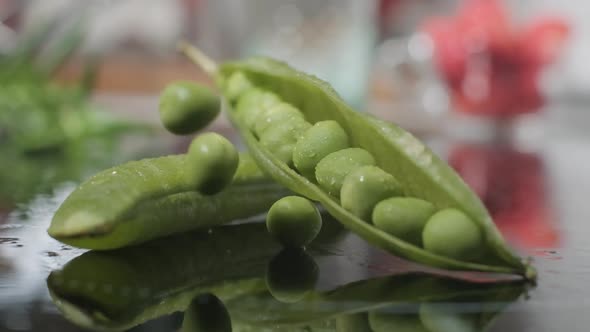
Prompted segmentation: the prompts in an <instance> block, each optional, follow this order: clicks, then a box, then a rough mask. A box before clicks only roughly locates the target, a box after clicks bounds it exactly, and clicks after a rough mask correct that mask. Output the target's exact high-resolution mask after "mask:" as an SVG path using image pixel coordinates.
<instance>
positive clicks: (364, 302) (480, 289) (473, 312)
mask: <svg viewBox="0 0 590 332" xmlns="http://www.w3.org/2000/svg"><path fill="white" fill-rule="evenodd" d="M525 290H526V285H525V284H524V283H523V282H510V283H474V282H469V281H466V280H459V279H451V278H448V277H440V276H436V275H429V274H425V273H416V272H409V273H404V274H399V275H393V276H388V277H381V278H375V279H367V280H361V281H357V282H354V283H351V284H347V285H344V286H340V287H337V288H335V289H332V290H329V291H324V292H314V293H311V294H310V295H309V296H307V297H306V298H305V299H303V300H302V301H300V302H297V303H290V304H289V303H282V302H279V301H277V300H275V299H274V298H273V297H272V296H271V295H270V294H269V293H268V292H260V293H258V294H254V295H253V294H248V295H246V296H240V297H235V298H232V299H230V300H228V301H226V307H227V309H228V311H229V313H230V316H231V318H232V323H233V324H234V325H237V326H240V327H241V329H238V330H239V331H242V330H244V331H309V330H311V331H316V330H317V331H355V332H358V331H361V332H362V331H369V332H379V331H398V330H399V331H406V330H404V329H403V328H404V327H405V326H407V323H408V322H407V318H412V319H413V320H414V322H413V325H414V326H415V327H416V329H415V331H431V330H432V331H459V330H457V329H450V330H449V329H445V328H446V326H444V325H445V324H447V321H448V320H454V321H456V324H464V325H466V326H469V327H470V329H469V330H461V331H473V332H476V331H484V330H486V329H487V328H489V326H490V324H491V322H492V320H493V319H494V318H496V317H498V316H499V314H500V313H501V312H502V311H503V310H504V309H505V307H507V306H508V305H510V304H511V303H512V302H514V301H516V300H517V299H518V298H519V297H520V296H521V295H522V294H523V293H524V292H525ZM441 308H443V310H442V311H441ZM378 325H379V326H380V328H379V327H378ZM384 325H387V328H384V327H383V326H384ZM425 325H427V326H428V329H427V328H425ZM433 327H435V328H433ZM410 330H414V329H408V331H410Z"/></svg>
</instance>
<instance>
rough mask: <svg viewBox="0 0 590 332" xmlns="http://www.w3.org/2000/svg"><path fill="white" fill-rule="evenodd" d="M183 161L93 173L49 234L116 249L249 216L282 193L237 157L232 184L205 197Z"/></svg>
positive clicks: (163, 160) (143, 162)
mask: <svg viewBox="0 0 590 332" xmlns="http://www.w3.org/2000/svg"><path fill="white" fill-rule="evenodd" d="M187 162H188V161H187V157H186V156H185V155H176V156H166V157H160V158H152V159H144V160H139V161H132V162H129V163H126V164H123V165H119V166H115V167H113V168H110V169H107V170H104V171H102V172H100V173H98V174H96V175H94V176H93V177H91V178H90V179H88V180H87V181H86V182H84V183H82V184H81V185H80V186H79V187H78V188H77V189H76V190H74V191H73V192H72V193H71V194H70V195H69V196H68V198H67V199H66V200H65V201H64V203H63V204H62V205H61V206H60V207H59V209H58V210H57V212H56V213H55V215H54V217H53V219H52V221H51V225H50V227H49V229H48V233H49V235H50V236H52V237H53V238H55V239H57V240H59V241H61V242H63V243H66V244H70V245H73V246H76V247H80V248H88V249H114V248H120V247H124V246H128V245H131V244H136V243H141V242H145V241H148V240H150V239H153V238H158V237H162V236H166V235H169V234H173V233H179V232H185V231H188V230H192V229H197V228H204V227H211V226H216V225H220V224H224V223H228V222H231V221H234V220H236V219H243V218H249V217H253V216H255V215H257V214H260V213H264V212H266V211H267V210H268V209H269V208H270V206H271V205H272V203H274V202H275V201H276V200H277V199H279V198H281V197H283V196H285V195H286V194H287V191H286V190H285V189H284V188H281V187H280V186H279V185H277V184H275V183H273V182H272V181H269V179H268V178H267V177H266V176H265V175H263V174H262V173H261V172H260V170H259V169H258V168H257V167H256V165H255V164H254V163H253V162H252V160H251V159H250V158H249V157H248V156H247V155H242V156H241V157H240V164H239V166H238V170H237V171H236V174H235V175H234V178H233V182H232V184H231V185H230V186H229V187H228V188H226V189H225V190H223V191H222V192H220V193H218V194H216V195H209V196H204V195H202V194H200V193H199V192H197V191H196V190H195V188H194V187H193V186H192V183H191V180H190V176H189V174H188V173H189V171H190V170H189V167H188V166H187V165H186V164H187Z"/></svg>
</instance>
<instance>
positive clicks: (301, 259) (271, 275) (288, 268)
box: [266, 248, 319, 303]
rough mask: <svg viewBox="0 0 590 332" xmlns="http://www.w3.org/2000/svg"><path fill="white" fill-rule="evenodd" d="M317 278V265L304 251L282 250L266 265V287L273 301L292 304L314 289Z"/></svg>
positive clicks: (296, 249) (297, 249) (294, 249)
mask: <svg viewBox="0 0 590 332" xmlns="http://www.w3.org/2000/svg"><path fill="white" fill-rule="evenodd" d="M318 276H319V269H318V266H317V264H316V263H315V261H314V260H313V258H312V257H311V256H309V255H308V254H307V253H306V252H305V251H303V250H302V249H299V248H292V249H284V250H283V251H281V252H280V253H279V254H278V255H276V256H275V257H274V258H273V259H272V260H271V261H270V262H269V263H268V266H267V269H266V285H267V287H268V290H269V292H270V293H271V295H272V296H273V297H274V298H275V299H277V300H279V301H281V302H285V303H294V302H297V301H300V300H301V299H302V298H303V297H304V296H305V295H306V294H307V293H308V292H309V291H312V290H313V289H314V287H315V284H316V282H317V280H318Z"/></svg>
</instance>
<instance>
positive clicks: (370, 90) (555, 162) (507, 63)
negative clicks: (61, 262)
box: [0, 0, 590, 331]
mask: <svg viewBox="0 0 590 332" xmlns="http://www.w3.org/2000/svg"><path fill="white" fill-rule="evenodd" d="M588 12H590V2H587V1H582V0H535V1H533V0H519V1H516V0H322V1H317V0H116V1H113V0H86V1H76V0H37V1H33V0H0V22H1V23H0V245H2V246H3V247H0V298H2V294H3V293H2V291H3V289H13V290H14V292H12V293H10V294H11V295H10V299H11V301H20V300H19V299H21V300H22V299H26V298H27V296H32V297H34V296H37V295H31V294H38V292H41V293H43V292H44V291H45V290H44V286H39V285H38V284H37V283H38V281H39V280H38V279H39V278H36V279H35V278H33V279H31V280H29V279H27V278H21V277H19V276H22V275H23V274H24V273H26V274H28V275H30V273H31V271H33V272H34V273H41V275H43V278H44V277H45V273H44V272H43V271H45V270H46V269H49V268H50V267H48V266H45V267H39V268H31V266H30V265H26V264H23V263H22V261H19V260H16V259H15V257H23V256H25V257H26V255H31V257H38V255H39V254H42V255H43V257H54V256H53V254H51V253H55V252H58V251H59V250H61V249H63V248H60V247H55V248H54V249H55V250H54V251H47V250H45V249H43V250H42V251H41V252H40V251H39V249H38V248H41V247H42V246H43V245H44V244H46V243H47V240H45V238H44V237H46V235H45V233H44V230H45V224H42V223H47V222H48V220H49V219H50V217H51V211H53V210H54V209H55V208H56V207H57V205H58V204H59V202H60V201H61V200H62V199H63V198H65V196H66V195H67V193H69V191H71V190H72V189H73V188H74V187H75V185H76V184H77V183H79V182H80V181H82V180H83V179H85V178H87V177H88V176H90V175H91V174H93V173H95V172H96V171H98V170H100V169H103V168H106V167H108V166H111V165H115V164H118V163H121V162H123V161H126V160H131V159H138V158H141V157H148V156H156V155H163V154H170V153H181V152H184V151H185V149H186V146H187V144H188V142H189V141H190V138H186V137H177V136H173V135H172V134H169V133H166V132H165V131H164V130H163V127H162V126H161V125H160V122H159V117H158V111H157V109H158V95H159V93H160V91H161V90H162V89H163V88H164V87H165V86H166V85H167V84H168V83H170V82H172V81H175V80H180V79H191V80H196V81H201V82H203V83H206V84H211V82H209V81H208V79H207V78H206V76H205V75H204V73H203V72H201V71H200V70H199V69H198V68H196V67H195V66H194V65H193V64H191V63H190V62H189V61H188V60H187V59H185V58H184V57H183V56H181V55H179V53H178V52H177V51H176V43H177V41H178V40H179V39H186V40H188V41H190V42H191V43H193V44H195V45H197V46H198V47H199V48H201V49H202V50H203V51H204V52H206V53H207V54H209V55H210V56H212V57H214V58H215V59H218V60H220V61H223V60H230V59H241V58H244V57H246V56H249V55H257V54H258V55H269V56H273V57H276V58H279V59H282V60H285V61H287V62H289V63H290V64H292V65H293V66H295V67H296V68H299V69H302V70H304V71H307V72H310V73H313V74H314V75H316V76H318V77H320V78H322V79H324V80H327V81H328V82H330V83H331V84H332V85H333V86H334V88H335V89H336V90H337V91H338V93H339V94H340V95H341V96H342V97H343V98H344V99H345V100H346V101H347V102H348V103H350V104H351V105H353V106H354V108H355V109H356V110H358V111H359V112H367V113H371V114H375V115H377V116H379V117H382V118H384V119H387V120H390V121H394V122H396V123H398V124H399V125H401V126H402V127H403V128H405V129H407V130H409V131H411V132H413V133H415V134H416V135H418V136H419V137H420V138H422V139H424V140H425V141H426V142H427V143H428V144H429V146H430V147H432V148H433V150H434V151H435V152H436V153H438V154H439V155H440V156H441V157H443V159H445V160H447V161H448V162H449V163H450V164H451V166H452V167H454V168H455V169H456V170H457V171H458V172H459V173H460V174H461V176H463V178H464V179H465V181H466V182H467V183H468V184H469V185H470V186H471V187H472V188H473V189H474V190H475V192H476V193H477V194H478V195H479V196H480V197H481V198H482V200H483V201H484V203H485V204H486V206H487V207H488V208H489V210H490V212H491V213H492V215H493V217H494V219H495V221H496V223H497V224H498V226H499V228H500V229H501V231H502V232H503V234H504V235H505V236H506V237H507V238H509V240H510V241H511V243H513V244H515V246H517V247H519V249H521V250H524V251H526V252H528V253H531V254H534V255H536V256H543V255H549V256H551V255H553V254H554V253H555V250H557V249H559V248H563V247H564V246H565V244H564V243H580V244H583V243H585V242H584V241H585V239H584V234H587V233H584V231H580V225H578V224H577V222H579V221H582V220H586V219H588V218H589V217H590V208H589V207H587V206H588V204H587V202H586V201H585V197H587V196H588V192H587V190H588V189H587V188H590V177H589V176H588V175H586V174H587V171H586V172H585V171H584V170H585V165H588V164H589V163H590V153H589V151H590V149H589V146H590V145H589V144H588V143H590V110H589V106H590V66H587V65H586V61H587V59H588V58H590V43H589V42H588V41H589V40H590V20H588V19H587V17H586V16H587V15H586V13H588ZM207 130H215V131H219V132H222V133H224V134H226V135H228V136H230V137H232V138H234V139H235V138H236V136H235V133H233V132H232V131H231V129H230V126H229V123H228V122H227V120H225V119H224V118H223V117H220V118H218V119H217V120H216V121H215V122H214V124H213V125H212V126H211V127H210V128H208V129H207ZM130 136H131V137H130ZM586 169H587V167H586ZM34 220H35V221H34ZM27 221H30V222H31V223H32V224H33V225H40V226H38V227H36V228H35V227H33V230H31V229H22V230H21V229H20V226H18V225H20V224H22V223H24V222H27ZM34 222H39V223H41V224H35V223H34ZM15 225H16V226H15ZM574 226H575V227H574ZM27 239H28V240H27ZM27 241H29V242H27ZM44 241H45V242H44ZM23 243H24V244H23ZM33 243H36V244H37V246H38V247H37V249H31V250H29V251H25V250H24V249H19V248H22V246H23V245H25V247H27V245H31V244H33ZM19 246H20V247H19ZM56 246H57V245H56ZM574 248H575V246H574ZM574 251H575V249H574ZM547 253H549V254H547ZM574 256H575V255H574ZM31 259H33V258H31ZM52 264H53V265H55V263H52ZM52 264H49V265H52ZM44 269H45V270H44ZM39 271H41V272H39ZM2 273H4V274H2ZM34 273H33V274H34ZM11 278H12V279H11ZM15 280H18V285H20V286H18V287H17V286H15V285H16V284H11V282H15V283H16V281H15ZM32 285H37V286H36V287H37V288H38V289H37V291H35V290H34V289H33V288H34V287H33V286H32ZM19 287H20V288H19ZM39 287H40V288H39ZM39 289H43V290H42V291H39ZM23 301H24V300H23ZM0 302H1V301H0ZM11 303H12V302H11ZM13 308H14V307H13ZM30 308H31V310H41V312H44V311H43V310H45V309H43V307H42V305H41V304H39V303H37V302H35V303H33V304H31V307H30ZM1 310H4V309H3V307H2V304H1V303H0V327H2V319H8V320H7V321H9V320H10V319H13V318H14V317H19V316H18V313H17V314H15V313H14V312H11V313H10V314H8V313H2V312H1ZM21 314H22V313H21ZM3 317H4V318H3ZM6 317H9V318H10V319H9V318H6ZM11 322H12V321H11ZM15 322H16V323H15ZM23 322H26V320H16V321H14V322H12V323H11V324H16V325H14V326H16V327H18V326H19V325H18V324H25V325H26V324H27V323H23ZM6 324H8V323H6ZM28 324H29V325H30V324H31V322H29V323H28ZM25 325H23V326H25ZM6 326H9V325H6ZM11 326H13V325H11ZM14 326H13V327H14ZM56 326H59V325H56ZM16 327H15V328H14V329H15V330H19V329H18V328H16ZM21 327H22V326H21ZM11 328H12V327H11ZM9 330H10V329H9ZM20 330H26V326H25V327H23V328H21V329H20ZM56 330H60V329H59V328H57V329H56ZM10 331H12V330H10Z"/></svg>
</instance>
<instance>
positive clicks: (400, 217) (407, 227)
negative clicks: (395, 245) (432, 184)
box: [371, 197, 436, 246]
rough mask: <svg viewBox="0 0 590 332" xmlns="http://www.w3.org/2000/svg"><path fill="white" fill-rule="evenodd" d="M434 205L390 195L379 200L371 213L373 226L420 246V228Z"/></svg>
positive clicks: (420, 200)
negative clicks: (390, 196)
mask: <svg viewBox="0 0 590 332" xmlns="http://www.w3.org/2000/svg"><path fill="white" fill-rule="evenodd" d="M435 212H436V207H435V206H434V205H433V204H432V203H430V202H427V201H425V200H422V199H418V198H413V197H392V198H389V199H386V200H383V201H381V202H379V203H378V204H377V205H376V206H375V209H374V210H373V214H372V217H371V219H372V221H373V224H374V225H375V227H377V228H379V229H380V230H382V231H384V232H387V233H388V234H391V235H394V236H397V237H399V238H400V239H402V240H404V241H408V242H409V243H412V244H415V245H417V246H422V229H424V225H425V224H426V222H427V221H428V218H430V217H431V216H432V215H433V214H434V213H435Z"/></svg>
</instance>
